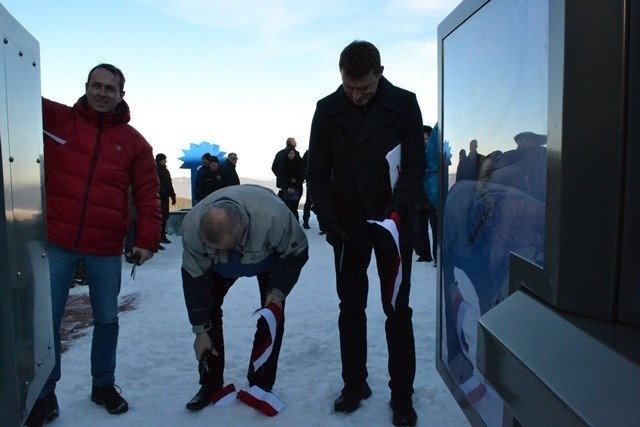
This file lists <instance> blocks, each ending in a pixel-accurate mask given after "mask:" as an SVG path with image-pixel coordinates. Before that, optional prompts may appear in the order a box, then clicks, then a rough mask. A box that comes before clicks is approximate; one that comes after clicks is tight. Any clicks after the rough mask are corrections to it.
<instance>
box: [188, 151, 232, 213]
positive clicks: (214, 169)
mask: <svg viewBox="0 0 640 427" xmlns="http://www.w3.org/2000/svg"><path fill="white" fill-rule="evenodd" d="M200 160H201V161H202V164H201V165H200V167H199V168H198V171H197V172H196V180H195V189H194V196H195V200H194V202H195V203H198V202H199V201H200V200H202V199H204V198H205V197H207V196H208V195H209V194H211V193H213V192H214V191H216V190H219V189H221V188H224V187H229V186H231V185H239V184H240V178H239V177H238V172H236V164H237V163H238V155H237V154H236V153H229V154H228V155H227V158H226V159H224V161H223V164H222V165H221V164H220V162H221V160H220V158H219V157H218V156H212V155H211V154H210V153H204V154H203V155H202V157H201V158H200ZM195 203H194V204H195Z"/></svg>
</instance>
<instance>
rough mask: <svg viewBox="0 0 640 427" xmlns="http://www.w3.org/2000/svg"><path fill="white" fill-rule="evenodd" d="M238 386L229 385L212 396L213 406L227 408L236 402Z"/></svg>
mask: <svg viewBox="0 0 640 427" xmlns="http://www.w3.org/2000/svg"><path fill="white" fill-rule="evenodd" d="M237 394H238V393H236V386H234V385H233V384H227V385H226V386H224V387H223V388H221V389H220V390H218V391H216V392H215V393H213V395H212V396H211V402H213V406H227V405H229V404H230V403H233V402H234V401H235V400H236V396H237Z"/></svg>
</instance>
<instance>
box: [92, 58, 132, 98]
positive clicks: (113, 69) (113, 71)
mask: <svg viewBox="0 0 640 427" xmlns="http://www.w3.org/2000/svg"><path fill="white" fill-rule="evenodd" d="M98 68H103V69H105V70H107V71H109V72H111V74H113V75H114V76H116V77H117V78H118V83H119V86H120V92H122V91H123V90H124V74H123V73H122V71H121V70H120V68H118V67H116V66H115V65H111V64H104V63H103V64H98V65H96V66H95V67H93V68H92V69H91V71H89V76H87V83H89V82H90V81H91V75H92V74H93V72H94V71H95V70H97V69H98Z"/></svg>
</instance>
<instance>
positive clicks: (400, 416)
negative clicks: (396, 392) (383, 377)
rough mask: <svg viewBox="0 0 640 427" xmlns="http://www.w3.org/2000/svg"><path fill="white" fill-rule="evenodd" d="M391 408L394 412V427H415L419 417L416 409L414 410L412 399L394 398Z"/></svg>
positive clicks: (390, 402)
mask: <svg viewBox="0 0 640 427" xmlns="http://www.w3.org/2000/svg"><path fill="white" fill-rule="evenodd" d="M389 406H390V407H391V410H392V411H393V425H394V426H415V425H416V422H417V420H418V415H417V414H416V411H415V409H413V402H412V401H411V397H406V398H405V397H402V398H394V397H393V396H392V397H391V400H390V401H389Z"/></svg>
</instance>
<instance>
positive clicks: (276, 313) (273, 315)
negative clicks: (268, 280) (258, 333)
mask: <svg viewBox="0 0 640 427" xmlns="http://www.w3.org/2000/svg"><path fill="white" fill-rule="evenodd" d="M281 314H282V310H281V309H280V307H278V306H277V305H275V304H273V303H271V304H269V305H268V306H266V307H264V308H261V309H259V310H256V311H255V312H254V313H253V317H259V316H262V317H263V318H264V320H265V321H266V322H267V325H268V326H269V338H268V339H266V340H265V341H264V342H263V343H262V344H261V345H260V346H258V347H256V348H255V349H254V351H253V354H252V355H251V362H252V363H253V370H254V371H257V370H258V369H259V368H260V366H262V365H263V364H264V362H266V361H267V359H269V356H271V351H272V350H273V342H274V341H275V339H276V326H277V325H278V321H279V320H280V315H281Z"/></svg>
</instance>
